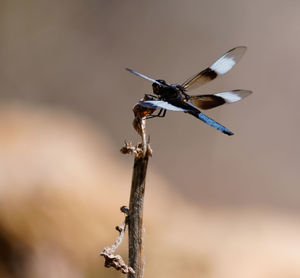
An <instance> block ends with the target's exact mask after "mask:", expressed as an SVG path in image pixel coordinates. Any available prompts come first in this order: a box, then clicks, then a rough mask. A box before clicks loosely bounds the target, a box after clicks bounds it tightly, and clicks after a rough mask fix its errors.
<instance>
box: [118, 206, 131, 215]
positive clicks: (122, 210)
mask: <svg viewBox="0 0 300 278" xmlns="http://www.w3.org/2000/svg"><path fill="white" fill-rule="evenodd" d="M120 210H121V212H123V213H125V214H126V215H129V209H128V208H127V207H126V206H122V207H121V208H120Z"/></svg>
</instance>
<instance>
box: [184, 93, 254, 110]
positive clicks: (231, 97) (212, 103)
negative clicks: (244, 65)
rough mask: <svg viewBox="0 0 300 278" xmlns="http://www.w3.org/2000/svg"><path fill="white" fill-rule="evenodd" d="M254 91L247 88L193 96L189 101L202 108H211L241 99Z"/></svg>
mask: <svg viewBox="0 0 300 278" xmlns="http://www.w3.org/2000/svg"><path fill="white" fill-rule="evenodd" d="M251 93H252V92H251V91H247V90H232V91H228V92H221V93H216V94H212V95H199V96H191V97H190V99H189V102H191V103H192V104H193V105H195V106H196V107H198V108H200V109H204V110H206V109H211V108H214V107H217V106H220V105H223V104H225V103H233V102H236V101H240V100H242V99H243V98H245V97H246V96H248V95H250V94H251Z"/></svg>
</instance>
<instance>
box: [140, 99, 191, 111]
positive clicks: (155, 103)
mask: <svg viewBox="0 0 300 278" xmlns="http://www.w3.org/2000/svg"><path fill="white" fill-rule="evenodd" d="M139 104H140V105H142V106H143V107H146V108H162V109H166V110H170V111H180V112H185V111H187V110H186V109H183V108H180V107H177V106H174V105H172V104H170V103H168V102H166V101H162V100H145V101H140V102H139Z"/></svg>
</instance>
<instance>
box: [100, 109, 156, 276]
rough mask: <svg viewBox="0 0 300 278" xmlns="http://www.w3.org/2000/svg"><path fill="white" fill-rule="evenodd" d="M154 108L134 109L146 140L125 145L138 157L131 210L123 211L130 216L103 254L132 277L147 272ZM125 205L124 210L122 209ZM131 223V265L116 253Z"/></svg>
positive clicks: (107, 261) (125, 149)
mask: <svg viewBox="0 0 300 278" xmlns="http://www.w3.org/2000/svg"><path fill="white" fill-rule="evenodd" d="M153 111H154V110H153V109H147V108H144V107H142V106H140V105H139V104H137V105H135V107H134V108H133V112H134V115H135V118H134V121H133V126H134V128H135V130H136V131H137V132H138V134H139V135H140V136H141V138H142V143H139V144H137V145H136V146H133V145H132V143H130V142H126V141H125V143H124V146H123V147H122V148H121V150H120V151H121V153H123V154H133V155H134V156H135V159H134V166H133V174H132V183H131V193H130V200H129V210H128V211H127V210H126V209H125V208H124V207H122V208H123V212H125V213H127V216H126V219H125V221H124V222H123V224H122V225H121V226H118V227H116V228H117V230H118V231H119V232H120V235H119V237H118V239H117V241H116V242H115V244H113V245H112V246H111V247H106V248H104V250H103V252H101V256H104V258H105V266H106V267H113V268H115V269H117V270H121V271H122V272H123V273H125V274H128V278H142V277H143V272H144V260H143V206H144V193H145V179H146V173H147V166H148V158H149V156H152V150H151V148H150V145H149V140H148V142H147V140H146V116H147V115H148V114H151V113H153ZM122 208H121V209H122ZM126 225H128V234H129V236H128V240H129V256H128V257H129V258H128V259H129V266H127V265H126V264H125V263H124V261H123V259H122V258H121V256H120V255H115V254H114V252H115V251H116V249H117V248H118V246H119V245H120V243H121V242H122V240H123V237H124V233H125V230H126Z"/></svg>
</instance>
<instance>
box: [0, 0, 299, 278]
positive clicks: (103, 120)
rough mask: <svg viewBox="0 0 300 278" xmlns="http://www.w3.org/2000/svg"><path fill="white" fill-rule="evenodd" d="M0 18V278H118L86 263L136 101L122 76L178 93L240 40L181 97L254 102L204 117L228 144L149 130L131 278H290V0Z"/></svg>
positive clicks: (294, 167)
mask: <svg viewBox="0 0 300 278" xmlns="http://www.w3.org/2000/svg"><path fill="white" fill-rule="evenodd" d="M0 23H1V24H0V65H1V66H0V107H1V110H0V115H1V117H0V192H1V194H0V195H1V196H0V216H1V217H0V275H2V276H3V277H5V278H6V277H46V278H48V277H120V276H121V274H119V273H116V272H114V271H112V270H107V269H104V267H103V260H102V258H100V259H99V258H98V257H97V252H98V251H101V250H102V248H103V247H104V246H106V245H109V244H110V243H112V242H113V240H114V239H115V237H116V232H114V231H113V227H114V226H115V225H117V224H120V222H121V221H122V215H120V213H119V211H118V208H119V206H121V205H124V204H126V203H127V202H128V197H129V186H130V179H131V167H132V158H130V157H126V156H121V155H120V154H119V149H120V147H121V145H122V142H123V140H124V139H128V140H133V141H134V142H136V141H138V140H139V138H138V137H137V135H136V133H135V131H134V130H133V128H132V126H131V122H132V119H133V113H132V107H133V105H134V104H135V103H136V102H137V101H138V100H139V99H140V98H141V97H142V96H143V94H145V93H149V92H150V91H151V83H149V82H148V81H145V80H143V79H140V78H138V77H136V76H134V75H131V74H129V73H128V72H126V71H125V70H124V68H125V67H131V68H133V69H135V70H137V71H139V72H141V73H144V74H147V75H149V76H151V77H153V78H162V79H166V80H167V81H168V82H170V83H181V82H183V81H184V80H185V79H186V78H187V77H189V76H190V75H193V74H194V73H196V72H198V71H200V70H202V69H204V68H205V67H206V66H208V65H209V64H210V63H212V62H214V61H215V60H216V59H217V58H219V57H220V56H221V55H222V54H223V53H224V52H226V51H227V50H229V49H231V48H233V47H235V46H238V45H246V46H248V51H247V53H246V55H245V57H243V59H242V60H241V61H240V63H239V64H238V65H237V66H236V67H235V68H234V69H233V70H232V71H231V72H230V73H228V74H227V75H225V76H223V77H221V78H220V79H219V80H216V81H214V82H212V83H211V84H208V85H207V86H205V87H203V88H201V89H200V90H198V91H195V92H194V93H195V94H198V93H210V92H221V91H225V90H230V89H248V90H252V91H253V92H254V93H253V94H252V95H251V96H250V97H249V98H247V99H245V100H244V101H242V102H241V103H237V104H233V105H228V106H226V107H225V106H224V107H220V108H216V109H214V110H212V111H209V112H208V113H207V114H208V115H209V116H211V117H212V118H214V119H215V120H217V121H218V122H220V123H222V124H224V125H225V126H226V127H228V128H229V129H230V130H232V131H233V132H234V133H235V135H234V136H232V137H228V136H226V135H224V134H222V133H220V132H218V131H216V130H215V129H213V128H211V127H208V126H207V125H205V124H203V123H202V122H200V121H197V120H196V119H194V118H192V117H189V116H188V115H185V114H181V113H175V112H169V113H167V117H166V118H164V119H154V120H151V121H148V132H149V134H150V135H151V145H152V148H153V150H154V154H153V158H152V159H151V161H150V165H149V167H150V168H149V171H150V172H151V173H150V174H149V176H148V179H147V192H146V195H147V200H146V203H145V211H146V231H147V233H146V255H147V259H146V262H147V264H146V272H145V276H146V277H181V276H182V275H187V274H190V275H191V277H231V278H232V277H239V278H240V277H274V278H279V277H299V276H300V263H299V258H300V221H299V211H300V186H299V156H300V150H299V147H298V144H299V140H300V129H299V123H298V122H299V120H300V109H299V108H298V106H299V104H298V103H299V101H300V94H299V78H298V68H299V66H298V65H299V63H300V58H299V57H300V56H299V53H298V50H299V45H300V37H299V31H300V3H299V2H298V1H256V0H254V1H250V0H248V1H238V0H230V1H193V0H188V1H156V0H155V1H104V0H102V1H101V0H100V1H94V0H88V1H83V0H77V1H70V0H65V1H57V0H53V1H34V0H28V1H22V2H21V1H16V0H0ZM120 252H121V253H122V255H123V256H124V257H125V258H126V243H125V244H124V247H123V249H122V250H121V251H120ZM2 276H1V277H2Z"/></svg>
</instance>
